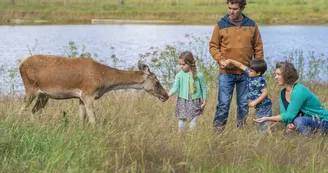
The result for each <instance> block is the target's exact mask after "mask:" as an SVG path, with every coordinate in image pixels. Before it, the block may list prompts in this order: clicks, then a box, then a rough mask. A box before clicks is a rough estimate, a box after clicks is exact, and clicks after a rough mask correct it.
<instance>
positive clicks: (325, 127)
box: [294, 116, 328, 135]
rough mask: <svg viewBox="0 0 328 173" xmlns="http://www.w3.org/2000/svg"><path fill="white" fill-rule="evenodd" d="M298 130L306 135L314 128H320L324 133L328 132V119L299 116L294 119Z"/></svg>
mask: <svg viewBox="0 0 328 173" xmlns="http://www.w3.org/2000/svg"><path fill="white" fill-rule="evenodd" d="M294 125H295V126H296V132H297V133H300V134H305V135H311V134H312V133H313V132H314V130H316V129H317V130H319V131H320V132H322V133H327V132H328V121H326V120H319V119H318V118H316V117H310V116H299V117H296V118H295V119H294Z"/></svg>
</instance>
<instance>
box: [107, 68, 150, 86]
mask: <svg viewBox="0 0 328 173" xmlns="http://www.w3.org/2000/svg"><path fill="white" fill-rule="evenodd" d="M115 71H116V73H115V74H114V75H113V73H112V72H111V73H110V74H107V75H106V76H107V77H108V80H107V82H106V84H105V88H106V91H110V90H118V89H138V90H140V89H143V86H142V83H143V82H144V81H145V80H144V78H143V75H144V72H143V71H126V70H115Z"/></svg>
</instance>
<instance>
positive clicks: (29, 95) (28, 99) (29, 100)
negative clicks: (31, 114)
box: [21, 90, 36, 112]
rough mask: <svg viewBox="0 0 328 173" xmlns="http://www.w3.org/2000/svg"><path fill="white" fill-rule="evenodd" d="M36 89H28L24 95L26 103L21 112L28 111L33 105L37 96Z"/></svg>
mask: <svg viewBox="0 0 328 173" xmlns="http://www.w3.org/2000/svg"><path fill="white" fill-rule="evenodd" d="M35 97H36V96H35V90H26V92H25V96H24V104H23V107H22V108H21V112H23V111H26V110H27V108H28V107H29V106H30V105H31V103H32V102H33V100H34V98H35Z"/></svg>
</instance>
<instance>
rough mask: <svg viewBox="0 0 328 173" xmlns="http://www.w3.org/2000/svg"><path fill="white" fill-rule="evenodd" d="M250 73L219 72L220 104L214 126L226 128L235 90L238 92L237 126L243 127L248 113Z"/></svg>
mask: <svg viewBox="0 0 328 173" xmlns="http://www.w3.org/2000/svg"><path fill="white" fill-rule="evenodd" d="M247 79H248V74H247V73H242V74H223V73H220V74H219V84H218V86H219V89H218V104H217V107H216V112H215V117H214V120H213V125H214V127H220V128H224V126H225V125H226V124H227V120H228V114H229V109H230V103H231V98H232V95H233V90H234V87H235V85H236V92H237V127H241V126H242V125H243V124H244V123H245V121H246V117H247V114H248V100H247V94H248V87H247V84H248V81H247Z"/></svg>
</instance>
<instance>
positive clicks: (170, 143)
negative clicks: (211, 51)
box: [0, 83, 328, 173]
mask: <svg viewBox="0 0 328 173" xmlns="http://www.w3.org/2000/svg"><path fill="white" fill-rule="evenodd" d="M271 85H274V84H272V83H269V86H271ZM270 89H272V88H270ZM209 96H210V97H209V99H208V104H207V106H206V108H205V114H204V115H202V116H201V117H200V118H199V122H198V126H197V129H196V130H194V131H185V132H184V133H178V131H177V120H176V118H175V117H174V116H173V113H174V104H175V98H173V99H170V100H169V101H167V102H165V103H161V102H160V101H159V100H158V99H156V98H154V97H151V96H149V95H148V94H144V92H140V93H130V92H123V93H122V92H111V93H108V94H107V95H106V96H105V97H104V98H102V99H100V100H98V101H97V104H96V108H97V111H96V115H97V124H96V125H95V126H94V127H92V126H90V125H87V124H84V125H83V124H81V123H80V122H79V116H78V103H77V100H67V101H53V100H51V101H50V102H49V105H48V106H47V107H46V109H45V112H44V113H43V114H42V115H34V116H33V115H31V114H30V113H29V112H26V113H24V114H22V115H19V114H18V111H19V106H18V105H21V104H22V98H21V97H14V98H13V97H9V98H6V97H1V98H0V99H1V100H0V108H1V109H0V153H1V155H0V170H1V172H213V173H214V172H326V171H328V166H327V164H326V163H327V161H328V158H327V157H326V156H327V154H328V146H327V142H328V141H327V138H325V137H324V138H322V137H321V136H315V137H314V138H313V139H306V138H301V137H298V136H292V137H286V136H283V135H282V130H283V127H281V125H280V124H277V125H275V126H274V127H275V128H277V131H276V132H274V133H273V134H272V136H269V135H261V134H259V133H257V131H256V126H255V124H254V123H253V122H252V119H253V118H254V117H255V114H254V111H253V110H251V112H250V114H249V119H248V125H247V126H245V127H244V128H242V129H236V128H235V126H236V125H235V124H236V116H235V115H236V112H235V110H236V105H235V104H234V103H233V104H232V107H231V112H230V118H229V121H228V126H227V129H226V130H225V131H224V132H223V133H221V134H216V133H214V132H213V131H212V130H213V129H212V120H213V115H214V111H215V104H216V90H215V88H213V89H210V92H209ZM272 98H274V97H272ZM273 101H274V102H275V103H276V102H277V100H276V99H275V100H273ZM63 112H66V115H67V117H66V118H65V116H63ZM274 112H275V114H276V113H277V108H276V107H275V109H274Z"/></svg>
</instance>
